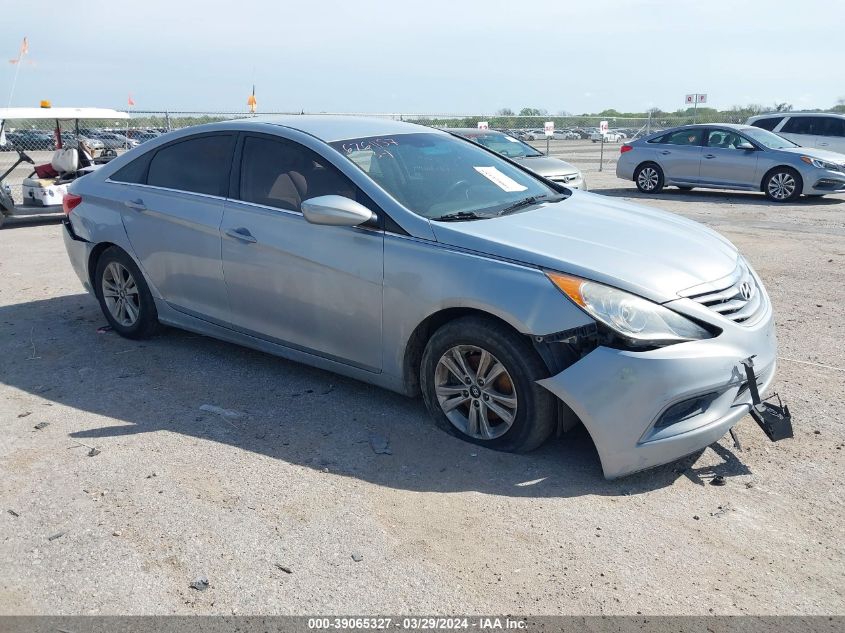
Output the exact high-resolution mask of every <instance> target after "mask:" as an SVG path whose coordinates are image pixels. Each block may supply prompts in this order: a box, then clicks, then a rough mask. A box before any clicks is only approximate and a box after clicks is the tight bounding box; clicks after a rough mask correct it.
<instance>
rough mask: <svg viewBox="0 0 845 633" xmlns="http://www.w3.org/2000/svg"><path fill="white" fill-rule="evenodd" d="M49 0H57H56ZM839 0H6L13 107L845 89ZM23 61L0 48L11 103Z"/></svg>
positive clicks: (770, 97) (555, 101) (551, 100)
mask: <svg viewBox="0 0 845 633" xmlns="http://www.w3.org/2000/svg"><path fill="white" fill-rule="evenodd" d="M48 4H49V3H48ZM843 24H845V2H843V1H842V0H827V1H819V0H802V1H801V2H789V3H787V2H786V1H785V0H733V1H730V2H723V1H722V0H709V1H707V2H700V1H695V2H685V1H683V0H674V1H663V0H618V1H615V2H611V1H605V0H589V1H585V2H571V1H567V0H556V1H555V0H549V1H536V2H531V1H529V0H523V1H522V2H513V1H511V2H495V1H493V0H488V1H486V2H476V1H475V0H447V1H442V0H425V1H424V2H401V1H396V0H392V1H384V2H377V1H371V0H346V1H323V2H321V1H320V0H311V1H310V2H286V1H285V0H275V1H274V0H244V1H242V2H232V1H231V0H229V1H228V2H217V1H216V0H206V1H203V2H195V1H190V0H187V1H184V2H182V1H178V0H170V1H168V2H164V1H160V0H145V1H144V2H114V1H113V0H112V1H109V2H103V1H100V0H85V1H84V2H76V3H71V4H67V5H63V6H62V7H58V6H57V7H55V8H53V7H50V8H48V7H42V9H40V10H39V9H35V8H34V5H33V4H32V3H27V2H7V3H4V6H3V29H2V31H3V36H2V39H0V42H2V46H3V48H4V50H3V55H4V56H5V58H9V59H10V58H13V57H15V56H16V55H17V52H18V47H19V45H20V40H21V39H22V38H23V37H24V36H27V37H28V39H29V55H28V59H29V60H30V61H31V62H33V63H28V64H23V65H22V66H21V68H20V75H19V78H18V81H17V87H16V90H15V93H14V97H13V99H12V105H13V106H23V105H37V104H38V102H39V100H41V99H49V100H51V101H52V102H53V104H54V105H68V106H101V107H117V108H123V107H125V106H126V104H127V95H128V94H129V93H132V96H133V98H134V100H135V103H136V106H135V109H137V110H163V109H170V110H225V111H242V110H244V109H245V108H246V99H247V97H248V95H249V92H250V91H251V88H252V84H253V81H254V82H255V84H256V94H257V99H258V107H259V111H264V112H269V111H299V110H301V109H304V110H305V111H306V112H318V111H327V112H408V113H489V112H492V111H495V110H497V109H499V108H503V107H510V108H513V109H514V110H518V109H520V108H522V107H523V106H532V107H538V108H545V109H547V110H548V111H549V112H552V113H556V112H559V111H562V110H565V111H568V112H572V113H581V112H597V111H600V110H603V109H605V108H616V109H617V110H621V111H643V110H645V109H647V108H649V107H652V106H657V107H660V108H662V109H663V110H669V111H671V110H675V109H677V108H679V107H682V106H683V97H684V95H685V94H686V93H691V92H705V93H707V94H708V95H709V105H712V106H714V107H718V108H728V107H730V106H733V105H739V104H747V103H760V104H764V105H770V104H773V103H775V102H784V101H785V102H789V103H792V104H793V105H794V106H795V107H796V109H811V108H829V107H832V106H833V105H835V104H836V102H837V100H838V99H841V98H845V83H843V82H842V59H843V51H845V48H843V45H842V40H841V37H842V25H843ZM14 72H15V66H13V65H12V64H8V63H5V62H4V63H3V64H2V70H0V105H2V106H5V105H6V103H7V100H8V98H9V92H10V89H11V86H12V78H13V75H14Z"/></svg>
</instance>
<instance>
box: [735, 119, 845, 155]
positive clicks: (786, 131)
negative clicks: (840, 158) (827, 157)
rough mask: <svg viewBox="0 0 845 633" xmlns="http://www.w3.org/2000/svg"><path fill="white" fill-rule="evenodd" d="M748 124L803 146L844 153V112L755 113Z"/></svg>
mask: <svg viewBox="0 0 845 633" xmlns="http://www.w3.org/2000/svg"><path fill="white" fill-rule="evenodd" d="M747 124H748V125H753V126H754V127H759V128H763V129H764V130H769V131H770V132H774V133H775V134H779V135H780V136H783V137H784V138H788V139H789V140H790V141H792V142H793V143H798V144H799V145H801V146H803V147H818V148H819V149H826V150H828V151H831V152H839V153H840V154H845V114H838V113H835V112H773V113H770V114H761V115H759V116H753V117H751V118H750V119H748V121H747Z"/></svg>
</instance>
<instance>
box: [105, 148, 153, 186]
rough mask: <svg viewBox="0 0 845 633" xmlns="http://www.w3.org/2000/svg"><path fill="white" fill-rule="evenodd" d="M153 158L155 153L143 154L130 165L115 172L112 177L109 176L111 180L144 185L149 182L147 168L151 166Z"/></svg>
mask: <svg viewBox="0 0 845 633" xmlns="http://www.w3.org/2000/svg"><path fill="white" fill-rule="evenodd" d="M152 157H153V152H147V153H146V154H143V155H142V156H140V157H138V158H136V159H135V160H133V161H132V162H131V163H129V164H128V165H124V166H123V167H121V168H120V169H118V170H117V171H116V172H114V173H113V174H112V175H111V176H109V180H114V181H115V182H128V183H131V184H139V185H142V184H144V183H145V182H147V168H148V167H149V166H150V160H151V159H152Z"/></svg>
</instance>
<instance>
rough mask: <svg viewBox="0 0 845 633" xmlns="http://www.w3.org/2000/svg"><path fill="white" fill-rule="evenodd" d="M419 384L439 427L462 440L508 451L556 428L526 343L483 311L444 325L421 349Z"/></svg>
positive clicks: (542, 371) (535, 442)
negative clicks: (482, 314)
mask: <svg viewBox="0 0 845 633" xmlns="http://www.w3.org/2000/svg"><path fill="white" fill-rule="evenodd" d="M420 374H421V375H420V383H421V387H422V392H423V398H424V399H425V403H426V406H427V407H428V410H429V412H430V413H431V415H432V417H433V418H434V420H435V422H436V423H437V425H438V426H439V427H440V428H442V429H444V430H446V431H448V432H450V433H452V434H453V435H456V436H458V437H460V438H462V439H464V440H467V441H469V442H473V443H475V444H480V445H482V446H486V447H488V448H492V449H496V450H504V451H514V452H523V451H530V450H532V449H534V448H537V447H538V446H540V444H542V443H543V442H544V441H545V440H546V439H547V438H548V437H549V435H550V434H551V433H552V430H553V429H554V425H555V423H556V421H557V418H556V406H555V405H556V401H555V398H554V396H553V395H552V394H551V393H550V392H548V391H547V390H546V389H544V388H543V387H541V386H539V385H538V384H537V382H536V381H537V380H541V379H542V378H545V377H547V376H548V371H547V370H546V368H545V365H544V364H543V362H542V361H541V360H540V358H539V356H538V355H537V353H536V352H535V351H534V349H532V348H531V346H530V345H529V344H528V342H527V341H526V340H525V339H524V337H521V336H520V335H519V334H517V333H516V332H514V331H512V330H510V329H509V328H508V327H507V326H505V325H504V324H501V323H498V322H496V321H494V320H492V319H486V318H483V317H475V316H473V317H464V318H461V319H457V320H455V321H452V322H450V323H447V324H446V325H444V326H443V327H441V328H440V329H439V330H437V332H435V333H434V335H433V336H432V337H431V339H430V340H429V342H428V344H427V345H426V348H425V352H424V353H423V358H422V364H421V368H420Z"/></svg>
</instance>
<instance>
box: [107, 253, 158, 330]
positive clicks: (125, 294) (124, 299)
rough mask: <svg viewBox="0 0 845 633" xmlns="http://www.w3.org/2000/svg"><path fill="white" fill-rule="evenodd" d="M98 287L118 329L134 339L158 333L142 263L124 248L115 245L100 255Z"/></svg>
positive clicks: (108, 316)
mask: <svg viewBox="0 0 845 633" xmlns="http://www.w3.org/2000/svg"><path fill="white" fill-rule="evenodd" d="M95 288H96V290H97V298H98V299H99V300H100V308H101V309H102V311H103V314H104V315H105V317H106V319H107V320H108V322H109V324H110V325H111V326H112V328H114V330H115V332H117V333H118V334H120V335H121V336H125V337H127V338H133V339H140V338H147V337H148V336H151V335H152V334H153V333H154V332H155V330H156V328H157V326H158V313H157V311H156V307H155V301H154V300H153V297H152V295H151V294H150V290H149V288H148V287H147V284H146V282H145V281H144V277H143V275H141V271H140V270H139V269H138V266H136V265H135V262H134V261H132V258H131V257H129V255H127V254H126V253H125V252H124V251H122V250H121V249H119V248H117V247H114V246H113V247H111V248H109V249H108V250H106V251H105V252H104V253H103V254H102V255H101V256H100V258H99V260H97V271H96V273H95Z"/></svg>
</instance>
